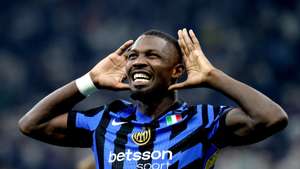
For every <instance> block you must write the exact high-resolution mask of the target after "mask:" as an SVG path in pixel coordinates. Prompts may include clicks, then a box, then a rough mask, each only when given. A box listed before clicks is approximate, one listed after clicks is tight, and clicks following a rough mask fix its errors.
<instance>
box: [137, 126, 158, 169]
mask: <svg viewBox="0 0 300 169" xmlns="http://www.w3.org/2000/svg"><path fill="white" fill-rule="evenodd" d="M147 127H150V128H151V139H150V140H149V143H148V144H146V145H144V146H139V152H141V153H142V154H143V153H144V152H145V151H149V152H151V153H152V152H153V148H154V141H155V139H156V130H155V129H156V128H159V122H158V121H154V122H153V123H151V124H150V126H145V128H147ZM151 162H152V159H151V158H150V159H149V160H143V159H140V160H139V161H138V164H137V166H144V164H147V163H150V164H151Z"/></svg>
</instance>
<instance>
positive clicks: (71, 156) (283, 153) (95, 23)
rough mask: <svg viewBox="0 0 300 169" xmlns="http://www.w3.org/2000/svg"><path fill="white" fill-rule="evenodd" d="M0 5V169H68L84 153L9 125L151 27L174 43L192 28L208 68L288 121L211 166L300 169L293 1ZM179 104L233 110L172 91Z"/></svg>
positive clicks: (211, 95) (68, 0) (14, 1)
mask: <svg viewBox="0 0 300 169" xmlns="http://www.w3.org/2000/svg"><path fill="white" fill-rule="evenodd" d="M0 4H1V5H0V82H1V87H0V126H1V127H0V138H1V139H0V169H59V168H64V169H73V168H74V167H75V165H76V163H77V162H78V161H79V160H80V159H82V158H84V157H85V156H86V155H87V154H89V150H83V149H73V148H62V147H57V146H51V145H47V144H45V143H40V142H38V141H35V140H33V139H30V138H28V137H25V136H23V135H21V134H20V132H19V130H18V127H17V121H18V119H19V118H20V117H21V116H22V115H24V114H25V113H26V112H27V111H28V110H29V109H30V108H31V107H32V106H33V105H34V104H35V103H36V102H38V101H39V100H40V99H42V98H43V97H44V96H46V95H47V94H48V93H50V92H51V91H53V90H55V89H56V88H58V87H60V86H62V85H64V84H66V83H68V82H70V81H71V80H74V79H76V78H78V77H80V76H81V75H83V74H85V73H86V72H87V71H88V70H89V69H90V68H92V66H93V65H95V64H96V63H97V62H98V61H99V60H101V59H102V58H103V57H105V56H106V55H107V54H109V53H110V52H112V51H114V50H115V49H116V48H118V47H119V46H120V45H121V44H122V43H123V42H124V41H126V40H127V39H135V38H137V37H138V36H139V35H140V34H141V33H143V32H144V31H146V30H148V29H153V28H154V29H159V30H162V31H165V32H168V33H170V34H172V35H174V36H176V37H177V35H176V32H177V30H178V29H179V28H184V27H186V28H192V29H194V30H195V32H196V33H197V35H198V37H199V40H200V42H201V44H202V48H203V50H204V53H205V54H206V55H207V57H208V58H209V59H210V60H211V62H212V63H213V64H214V65H215V66H216V67H218V68H220V69H222V70H223V71H225V72H226V73H227V74H229V75H231V76H232V77H234V78H236V79H238V80H240V81H243V82H245V83H247V84H249V85H251V86H253V87H254V88H256V89H258V90H260V91H262V92H263V93H265V94H266V95H268V96H269V97H270V98H272V99H273V100H275V101H276V102H278V103H279V104H280V105H281V106H282V107H283V108H284V109H285V110H286V111H287V112H288V114H289V117H290V118H289V119H290V121H289V126H288V127H287V128H286V129H285V130H284V131H283V132H281V133H278V134H276V135H275V136H273V137H272V138H269V139H267V140H265V141H263V142H261V143H258V144H255V145H251V146H245V147H238V148H226V149H225V150H224V151H223V152H222V153H221V157H220V158H219V160H218V161H217V164H216V166H217V167H216V168H217V169H271V168H272V169H299V168H300V167H299V166H300V161H299V159H300V125H299V121H300V116H299V111H300V104H299V101H298V99H299V96H300V85H299V82H300V71H299V70H298V68H299V67H298V66H299V64H300V58H299V54H300V23H299V18H300V1H297V0H252V1H229V0H227V1H217V0H176V1H174V0H152V1H150V0H144V1H140V0H126V1H123V0H107V1H104V0H89V1H87V0H27V1H22V0H1V2H0ZM297 18H298V19H297ZM127 97H128V93H127V92H110V91H101V92H99V93H97V94H95V95H93V96H91V97H89V98H88V99H86V100H85V101H84V102H82V103H81V104H80V105H78V107H79V108H82V109H88V108H91V107H93V106H97V105H99V104H105V103H109V102H110V101H111V100H113V99H115V98H127ZM180 98H182V99H183V100H187V101H188V102H190V103H199V102H201V103H212V104H225V105H226V104H228V105H232V104H234V103H232V102H231V101H230V100H228V99H227V98H225V97H224V96H222V95H221V94H219V93H216V92H215V91H212V90H208V89H193V90H184V91H180ZM253 106H255V105H253Z"/></svg>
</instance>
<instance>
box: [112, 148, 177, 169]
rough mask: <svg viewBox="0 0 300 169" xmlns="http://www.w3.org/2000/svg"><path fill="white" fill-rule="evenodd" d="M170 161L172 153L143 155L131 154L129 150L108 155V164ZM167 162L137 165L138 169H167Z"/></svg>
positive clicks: (138, 153)
mask: <svg viewBox="0 0 300 169" xmlns="http://www.w3.org/2000/svg"><path fill="white" fill-rule="evenodd" d="M150 159H152V160H158V159H161V160H165V159H167V160H172V159H173V154H172V151H164V150H163V151H158V150H155V151H152V152H151V151H145V152H143V153H141V152H132V151H131V150H127V151H126V152H120V153H118V154H115V153H113V152H110V153H109V160H108V162H109V163H113V162H115V161H118V162H121V161H124V160H126V161H132V160H133V161H139V160H144V161H146V160H150ZM169 165H170V164H169V162H166V163H145V164H138V165H137V168H138V169H146V168H147V169H162V168H168V167H169Z"/></svg>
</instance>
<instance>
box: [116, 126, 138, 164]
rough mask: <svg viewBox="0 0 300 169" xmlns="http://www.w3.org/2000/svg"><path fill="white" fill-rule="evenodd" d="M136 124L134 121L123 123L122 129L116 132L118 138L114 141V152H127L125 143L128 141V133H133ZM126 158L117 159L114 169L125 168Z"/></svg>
mask: <svg viewBox="0 0 300 169" xmlns="http://www.w3.org/2000/svg"><path fill="white" fill-rule="evenodd" d="M133 128H134V126H133V124H132V123H125V124H122V126H121V128H120V130H119V131H118V132H117V134H116V139H115V141H114V145H115V148H114V153H115V154H119V153H120V152H124V153H125V148H126V147H125V145H126V144H127V142H128V134H129V133H132V130H133ZM123 167H124V160H123V161H117V160H116V161H115V162H113V163H112V169H123Z"/></svg>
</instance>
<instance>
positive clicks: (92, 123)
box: [76, 111, 103, 131]
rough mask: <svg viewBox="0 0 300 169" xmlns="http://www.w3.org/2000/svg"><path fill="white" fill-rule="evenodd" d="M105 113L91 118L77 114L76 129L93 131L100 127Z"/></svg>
mask: <svg viewBox="0 0 300 169" xmlns="http://www.w3.org/2000/svg"><path fill="white" fill-rule="evenodd" d="M102 115H103V111H100V112H98V113H97V114H96V115H94V116H92V117H89V116H85V115H84V114H82V113H80V112H77V113H76V127H77V128H83V129H86V130H89V131H93V130H95V129H96V128H97V126H98V125H99V122H100V119H101V118H102Z"/></svg>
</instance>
